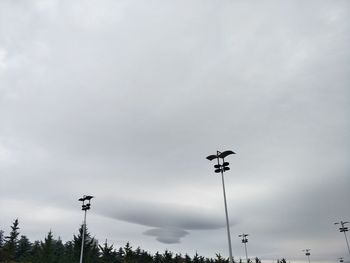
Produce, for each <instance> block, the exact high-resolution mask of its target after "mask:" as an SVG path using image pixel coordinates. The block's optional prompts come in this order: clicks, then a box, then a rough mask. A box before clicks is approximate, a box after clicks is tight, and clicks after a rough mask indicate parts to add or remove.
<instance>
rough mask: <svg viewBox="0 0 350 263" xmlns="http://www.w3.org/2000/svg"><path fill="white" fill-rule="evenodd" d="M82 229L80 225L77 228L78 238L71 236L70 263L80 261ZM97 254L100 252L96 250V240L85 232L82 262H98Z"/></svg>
mask: <svg viewBox="0 0 350 263" xmlns="http://www.w3.org/2000/svg"><path fill="white" fill-rule="evenodd" d="M83 227H84V225H82V226H81V227H80V228H79V234H78V236H76V235H74V236H73V255H72V258H73V261H72V262H79V259H80V250H81V243H82V237H83ZM99 254H100V251H99V249H98V244H97V240H96V239H95V238H93V237H92V236H91V234H90V233H89V232H88V231H87V229H86V231H85V238H84V256H83V262H84V263H96V262H98V261H99Z"/></svg>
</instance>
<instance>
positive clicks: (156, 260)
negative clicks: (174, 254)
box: [153, 251, 162, 263]
mask: <svg viewBox="0 0 350 263" xmlns="http://www.w3.org/2000/svg"><path fill="white" fill-rule="evenodd" d="M153 262H154V263H162V255H161V254H159V252H158V251H157V252H156V253H155V254H154V257H153Z"/></svg>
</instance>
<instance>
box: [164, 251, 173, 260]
mask: <svg viewBox="0 0 350 263" xmlns="http://www.w3.org/2000/svg"><path fill="white" fill-rule="evenodd" d="M172 261H173V253H171V252H170V251H169V250H167V249H166V250H165V251H164V254H163V262H164V263H171V262H172Z"/></svg>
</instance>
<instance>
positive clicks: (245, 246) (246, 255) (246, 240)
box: [238, 233, 249, 263]
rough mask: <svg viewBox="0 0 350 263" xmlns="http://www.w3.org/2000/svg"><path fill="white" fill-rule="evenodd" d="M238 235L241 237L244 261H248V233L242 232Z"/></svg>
mask: <svg viewBox="0 0 350 263" xmlns="http://www.w3.org/2000/svg"><path fill="white" fill-rule="evenodd" d="M238 236H239V237H241V238H242V243H243V244H244V250H245V258H246V262H247V263H248V252H247V243H248V238H247V236H249V235H248V234H244V233H243V234H242V235H238Z"/></svg>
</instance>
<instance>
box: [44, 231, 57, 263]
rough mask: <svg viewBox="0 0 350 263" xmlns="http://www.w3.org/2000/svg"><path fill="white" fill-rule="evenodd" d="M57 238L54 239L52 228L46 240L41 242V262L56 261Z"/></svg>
mask: <svg viewBox="0 0 350 263" xmlns="http://www.w3.org/2000/svg"><path fill="white" fill-rule="evenodd" d="M54 246H55V240H54V239H53V234H52V231H51V230H50V231H49V233H48V234H47V236H46V237H45V240H44V242H41V262H43V263H54V261H55V247H54Z"/></svg>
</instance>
